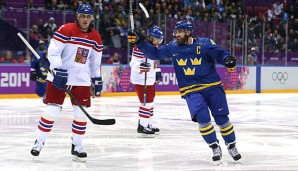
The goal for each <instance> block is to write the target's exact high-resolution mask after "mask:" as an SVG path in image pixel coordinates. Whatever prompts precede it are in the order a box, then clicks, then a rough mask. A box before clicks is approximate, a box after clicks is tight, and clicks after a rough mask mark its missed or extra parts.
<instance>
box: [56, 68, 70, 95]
mask: <svg viewBox="0 0 298 171" xmlns="http://www.w3.org/2000/svg"><path fill="white" fill-rule="evenodd" d="M54 74H55V75H54V80H53V84H54V86H55V87H56V88H57V89H59V90H62V89H63V88H64V87H65V85H66V83H67V76H68V73H67V69H60V68H54Z"/></svg>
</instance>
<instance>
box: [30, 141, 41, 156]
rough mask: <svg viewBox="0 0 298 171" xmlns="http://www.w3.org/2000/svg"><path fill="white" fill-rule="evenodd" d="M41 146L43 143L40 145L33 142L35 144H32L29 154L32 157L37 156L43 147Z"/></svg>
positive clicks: (37, 142)
mask: <svg viewBox="0 0 298 171" xmlns="http://www.w3.org/2000/svg"><path fill="white" fill-rule="evenodd" d="M43 145H44V143H41V142H39V141H37V140H35V143H34V145H33V148H32V150H31V154H32V155H33V156H38V155H39V153H40V151H41V149H42V147H43Z"/></svg>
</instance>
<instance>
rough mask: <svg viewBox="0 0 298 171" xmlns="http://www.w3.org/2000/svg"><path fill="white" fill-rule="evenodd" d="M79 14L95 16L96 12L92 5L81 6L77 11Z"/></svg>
mask: <svg viewBox="0 0 298 171" xmlns="http://www.w3.org/2000/svg"><path fill="white" fill-rule="evenodd" d="M77 14H89V15H94V10H93V8H92V7H91V6H90V5H87V4H81V5H80V6H79V8H78V9H77Z"/></svg>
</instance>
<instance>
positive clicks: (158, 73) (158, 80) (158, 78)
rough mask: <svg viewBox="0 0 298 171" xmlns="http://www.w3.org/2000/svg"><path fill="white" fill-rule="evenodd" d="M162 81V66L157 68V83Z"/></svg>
mask: <svg viewBox="0 0 298 171" xmlns="http://www.w3.org/2000/svg"><path fill="white" fill-rule="evenodd" d="M160 81H161V70H160V68H155V83H156V84H158V83H159V82H160Z"/></svg>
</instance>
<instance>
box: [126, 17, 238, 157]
mask: <svg viewBox="0 0 298 171" xmlns="http://www.w3.org/2000/svg"><path fill="white" fill-rule="evenodd" d="M193 31H194V25H193V23H192V22H191V21H188V20H182V21H178V22H177V23H176V25H175V29H174V33H173V35H174V36H175V38H176V39H175V40H173V41H171V42H169V43H168V44H166V45H163V46H160V47H155V46H152V45H151V44H149V43H146V42H145V41H143V38H142V37H141V35H139V34H138V33H136V32H130V33H129V36H130V37H133V38H136V39H135V41H131V42H132V43H133V42H134V43H136V46H137V48H138V49H140V50H141V51H142V52H143V53H144V54H145V55H146V56H147V57H148V58H149V59H152V60H159V59H163V58H171V59H172V61H173V65H174V69H175V73H176V78H177V81H178V85H179V90H180V94H181V97H182V98H184V99H185V100H186V103H187V105H188V108H189V111H190V115H191V118H192V120H193V121H195V122H198V124H199V131H200V133H201V135H202V137H203V139H204V140H205V141H206V143H207V144H208V145H209V147H210V148H211V149H212V151H213V157H212V159H213V161H215V162H216V163H221V157H222V151H221V148H220V145H219V141H218V140H217V135H216V132H215V129H214V127H213V124H212V123H211V116H210V115H212V116H213V118H214V121H215V123H216V124H217V125H218V126H219V128H220V133H221V136H222V138H223V139H224V142H225V144H226V146H227V149H228V152H229V154H230V155H231V156H232V158H233V159H234V160H235V161H238V160H240V159H241V155H240V153H239V152H238V150H237V148H236V134H235V131H234V127H233V124H232V123H231V122H230V119H229V116H228V115H229V113H230V112H229V107H228V103H227V99H226V94H225V92H224V89H223V86H222V82H221V79H220V77H219V74H218V73H217V71H216V68H215V64H216V62H217V63H219V64H222V65H224V66H225V67H226V69H227V71H229V72H232V71H233V70H234V69H235V67H236V59H235V57H233V56H232V55H231V54H230V53H229V52H228V51H227V50H224V49H222V48H220V47H219V46H217V45H216V43H215V42H214V41H213V40H211V39H210V38H206V37H193V35H192V34H193ZM210 111H211V112H210Z"/></svg>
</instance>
